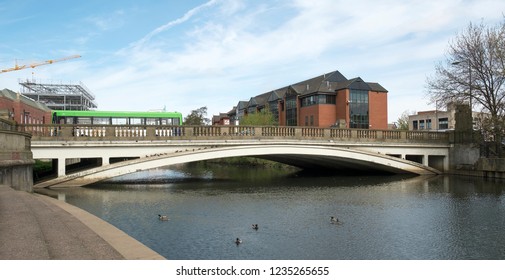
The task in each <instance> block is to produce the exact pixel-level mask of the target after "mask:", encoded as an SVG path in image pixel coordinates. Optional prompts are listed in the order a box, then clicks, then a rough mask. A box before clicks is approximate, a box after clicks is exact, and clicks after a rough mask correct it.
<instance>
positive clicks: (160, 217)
mask: <svg viewBox="0 0 505 280" xmlns="http://www.w3.org/2000/svg"><path fill="white" fill-rule="evenodd" d="M158 219H160V221H168V216H167V215H160V214H158Z"/></svg>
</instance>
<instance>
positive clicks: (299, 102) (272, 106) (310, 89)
mask: <svg viewBox="0 0 505 280" xmlns="http://www.w3.org/2000/svg"><path fill="white" fill-rule="evenodd" d="M387 93H388V91H387V90H386V89H385V88H383V87H382V86H381V85H380V84H378V83H368V82H365V81H363V80H362V79H361V78H359V77H358V78H354V79H350V80H349V79H347V78H345V77H344V76H343V75H342V74H341V73H340V72H338V71H334V72H330V73H327V74H324V75H321V76H318V77H315V78H312V79H309V80H305V81H302V82H299V83H296V84H292V85H289V86H287V87H283V88H280V89H276V90H273V91H271V92H267V93H264V94H261V95H258V96H255V97H252V98H251V99H250V100H249V102H247V106H244V104H245V102H244V101H241V102H239V105H237V110H236V112H235V114H232V115H230V118H231V119H232V120H233V118H237V119H240V117H241V116H244V115H247V114H254V113H255V112H260V111H262V110H267V109H268V110H270V111H271V112H272V114H273V115H274V117H275V118H276V120H277V122H278V124H279V125H281V126H314V127H331V126H334V127H340V128H366V129H387V128H388V120H387ZM232 123H234V122H233V121H232Z"/></svg>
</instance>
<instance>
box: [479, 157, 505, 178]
mask: <svg viewBox="0 0 505 280" xmlns="http://www.w3.org/2000/svg"><path fill="white" fill-rule="evenodd" d="M476 169H477V170H479V171H481V172H482V176H483V177H486V178H502V179H505V158H480V159H479V160H478V161H477V164H476Z"/></svg>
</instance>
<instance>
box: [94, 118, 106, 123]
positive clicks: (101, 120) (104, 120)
mask: <svg viewBox="0 0 505 280" xmlns="http://www.w3.org/2000/svg"><path fill="white" fill-rule="evenodd" d="M93 124H110V119H109V118H93Z"/></svg>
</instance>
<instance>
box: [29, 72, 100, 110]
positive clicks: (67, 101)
mask: <svg viewBox="0 0 505 280" xmlns="http://www.w3.org/2000/svg"><path fill="white" fill-rule="evenodd" d="M19 84H20V85H21V86H22V87H21V92H20V93H21V94H22V95H24V96H26V97H29V98H31V99H33V100H35V101H38V102H40V103H43V104H45V105H46V106H47V107H49V108H51V109H53V110H76V111H88V110H90V109H94V108H97V103H96V101H95V96H94V95H93V93H91V91H90V90H89V89H88V88H87V87H86V86H85V85H84V84H83V83H82V82H79V83H77V84H75V83H63V82H59V83H56V82H52V81H50V82H49V81H47V82H43V81H37V80H29V79H26V80H19Z"/></svg>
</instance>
